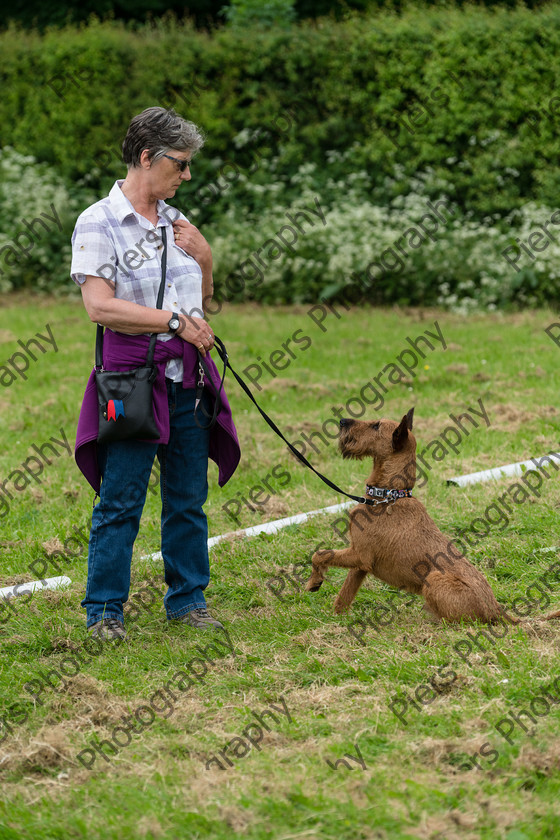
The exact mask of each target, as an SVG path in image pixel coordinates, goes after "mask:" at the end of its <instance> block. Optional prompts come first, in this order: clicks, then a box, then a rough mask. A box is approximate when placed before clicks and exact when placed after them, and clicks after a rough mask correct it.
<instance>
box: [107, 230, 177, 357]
mask: <svg viewBox="0 0 560 840" xmlns="http://www.w3.org/2000/svg"><path fill="white" fill-rule="evenodd" d="M161 239H162V242H163V254H162V255H161V282H160V284H159V290H158V296H157V302H156V309H161V308H162V305H163V293H164V291H165V278H166V275H167V228H166V226H165V225H164V226H163V227H162V229H161ZM103 333H104V328H103V327H102V326H101V324H98V325H97V335H96V337H95V369H96V370H102V369H103ZM156 341H157V333H152V335H151V336H150V344H149V346H148V355H147V357H146V366H147V367H153V364H154V354H155V352H156Z"/></svg>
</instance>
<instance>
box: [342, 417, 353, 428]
mask: <svg viewBox="0 0 560 840" xmlns="http://www.w3.org/2000/svg"><path fill="white" fill-rule="evenodd" d="M353 422H354V421H353V420H350V418H349V417H342V418H341V420H340V428H341V429H346V428H348V426H351V425H352V423H353Z"/></svg>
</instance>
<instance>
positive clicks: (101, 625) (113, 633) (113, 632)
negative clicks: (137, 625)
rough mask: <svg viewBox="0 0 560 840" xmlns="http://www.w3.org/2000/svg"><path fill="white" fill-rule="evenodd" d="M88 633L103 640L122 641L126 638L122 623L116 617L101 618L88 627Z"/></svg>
mask: <svg viewBox="0 0 560 840" xmlns="http://www.w3.org/2000/svg"><path fill="white" fill-rule="evenodd" d="M88 633H89V634H90V636H93V638H94V639H101V641H104V642H124V641H125V640H126V639H128V636H127V635H126V632H125V629H124V624H123V623H122V621H119V620H118V618H103V619H102V620H101V621H97V622H96V623H95V624H92V625H91V627H88Z"/></svg>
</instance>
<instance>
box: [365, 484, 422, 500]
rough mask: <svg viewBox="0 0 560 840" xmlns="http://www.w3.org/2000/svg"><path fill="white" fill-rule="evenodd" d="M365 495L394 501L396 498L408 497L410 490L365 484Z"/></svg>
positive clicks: (410, 495) (409, 496) (410, 494)
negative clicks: (389, 488)
mask: <svg viewBox="0 0 560 840" xmlns="http://www.w3.org/2000/svg"><path fill="white" fill-rule="evenodd" d="M366 496H370V497H371V498H372V499H382V500H383V501H392V502H396V500H397V499H410V498H411V497H412V490H388V489H387V488H386V487H372V486H371V484H366Z"/></svg>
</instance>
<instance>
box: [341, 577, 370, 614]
mask: <svg viewBox="0 0 560 840" xmlns="http://www.w3.org/2000/svg"><path fill="white" fill-rule="evenodd" d="M366 575H367V572H364V571H362V569H350V571H349V572H348V574H347V575H346V580H345V581H344V583H343V584H342V589H341V590H340V592H339V593H338V595H337V596H336V601H335V602H334V611H335V613H341V612H345V611H346V610H349V609H350V605H351V604H352V601H353V600H354V598H355V597H356V592H357V591H358V589H359V588H360V586H361V585H362V583H363V580H364V578H365V576H366Z"/></svg>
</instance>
